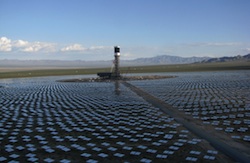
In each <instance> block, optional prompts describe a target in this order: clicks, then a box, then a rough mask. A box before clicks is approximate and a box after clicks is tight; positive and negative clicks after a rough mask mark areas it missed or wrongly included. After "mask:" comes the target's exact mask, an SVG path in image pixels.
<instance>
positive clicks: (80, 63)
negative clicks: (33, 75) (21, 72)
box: [0, 54, 250, 68]
mask: <svg viewBox="0 0 250 163" xmlns="http://www.w3.org/2000/svg"><path fill="white" fill-rule="evenodd" d="M236 60H250V54H247V55H244V56H240V55H238V56H234V57H220V58H210V57H179V56H171V55H158V56H155V57H149V58H137V59H133V60H121V62H120V64H121V66H144V65H170V64H189V63H211V62H227V61H236ZM112 64H113V61H112V60H103V61H101V60H99V61H98V60H97V61H84V60H72V61H68V60H18V59H2V60H0V67H51V68H57V67H65V68H70V67H83V68H94V67H96V68H101V67H111V66H112Z"/></svg>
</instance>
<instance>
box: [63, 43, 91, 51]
mask: <svg viewBox="0 0 250 163" xmlns="http://www.w3.org/2000/svg"><path fill="white" fill-rule="evenodd" d="M84 50H86V48H84V47H83V46H82V45H81V44H73V45H70V46H67V47H64V48H62V49H61V51H64V52H66V51H84Z"/></svg>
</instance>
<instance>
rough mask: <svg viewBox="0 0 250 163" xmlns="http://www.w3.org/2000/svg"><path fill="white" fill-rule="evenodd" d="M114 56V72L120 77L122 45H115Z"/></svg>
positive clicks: (115, 75) (115, 76) (116, 76)
mask: <svg viewBox="0 0 250 163" xmlns="http://www.w3.org/2000/svg"><path fill="white" fill-rule="evenodd" d="M114 53H115V54H114V56H115V60H114V65H115V71H114V74H113V77H114V78H120V68H119V63H120V47H119V46H115V47H114Z"/></svg>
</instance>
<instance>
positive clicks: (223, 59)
mask: <svg viewBox="0 0 250 163" xmlns="http://www.w3.org/2000/svg"><path fill="white" fill-rule="evenodd" d="M232 61H250V53H249V54H247V55H244V56H241V55H238V56H234V57H221V58H210V59H208V60H204V61H202V63H213V62H232Z"/></svg>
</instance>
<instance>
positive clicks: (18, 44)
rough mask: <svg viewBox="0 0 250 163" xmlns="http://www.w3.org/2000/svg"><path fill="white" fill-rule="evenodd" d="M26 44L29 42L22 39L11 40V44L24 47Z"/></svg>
mask: <svg viewBox="0 0 250 163" xmlns="http://www.w3.org/2000/svg"><path fill="white" fill-rule="evenodd" d="M28 44H29V42H28V41H23V40H17V41H13V46H15V47H25V46H27V45H28Z"/></svg>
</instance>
